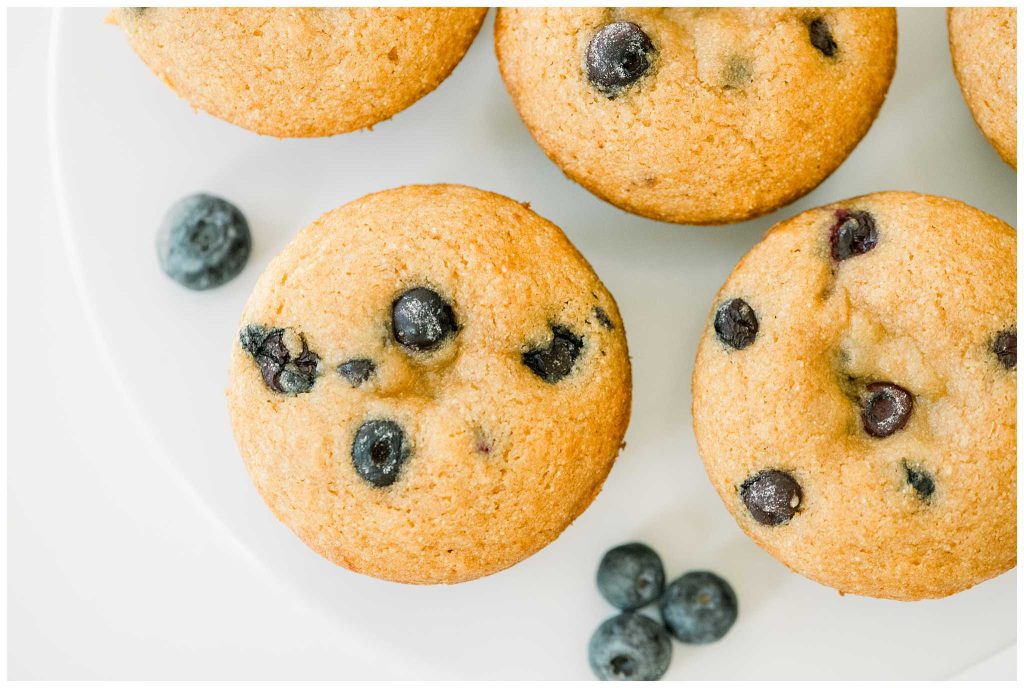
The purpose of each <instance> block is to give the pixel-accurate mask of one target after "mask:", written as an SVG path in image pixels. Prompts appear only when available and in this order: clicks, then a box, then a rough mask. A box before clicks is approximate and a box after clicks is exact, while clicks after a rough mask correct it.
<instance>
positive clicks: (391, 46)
mask: <svg viewBox="0 0 1024 688" xmlns="http://www.w3.org/2000/svg"><path fill="white" fill-rule="evenodd" d="M486 11H487V10H486V9H483V8H472V7H460V8H443V7H418V8H369V7H362V8H338V7H332V8H300V7H293V8H254V7H248V8H238V7H234V8H195V7H189V8H184V7H174V8H172V7H166V8H155V7H149V8H145V7H132V8H122V9H118V10H114V12H113V13H112V14H111V20H112V21H113V22H115V23H116V24H118V25H119V26H120V27H121V28H122V29H123V30H124V32H125V34H126V35H127V36H128V40H129V42H130V43H131V45H132V47H133V48H134V49H135V52H137V53H138V54H139V57H141V58H142V60H143V62H145V63H146V64H147V65H149V67H150V69H152V70H153V72H154V73H155V74H156V75H157V76H159V77H160V79H161V80H163V82H164V83H166V84H167V85H168V86H170V87H171V88H172V89H174V91H175V92H176V93H177V94H178V95H180V96H181V97H182V98H184V99H185V100H187V101H188V102H189V103H191V104H192V106H193V107H195V108H198V109H202V110H205V111H206V112H208V113H210V114H211V115H214V116H215V117H219V118H221V119H224V120H227V121H229V122H231V123H233V124H237V125H238V126H240V127H245V128H246V129H250V130H252V131H255V132H257V133H259V134H269V135H272V136H280V137H288V136H330V135H332V134H340V133H343V132H347V131H354V130H356V129H363V128H365V127H370V126H373V125H374V124H376V123H377V122H380V121H382V120H385V119H388V118H389V117H391V116H392V115H394V114H395V113H397V112H400V111H401V110H404V109H405V108H407V107H409V106H410V105H412V104H413V103H414V102H416V101H417V100H419V99H420V98H421V97H423V96H424V95H426V94H427V93H429V92H430V91H432V90H433V89H434V88H436V87H437V85H438V84H440V83H441V82H442V81H443V80H444V79H445V77H447V76H448V74H450V73H451V71H452V70H453V69H454V68H455V65H457V64H458V63H459V60H461V59H462V56H463V55H464V54H465V52H466V50H467V49H468V48H469V45H470V43H472V41H473V38H474V37H475V36H476V33H477V31H478V30H479V29H480V24H481V22H482V21H483V18H484V14H485V13H486Z"/></svg>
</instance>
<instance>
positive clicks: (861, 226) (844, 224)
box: [829, 210, 878, 261]
mask: <svg viewBox="0 0 1024 688" xmlns="http://www.w3.org/2000/svg"><path fill="white" fill-rule="evenodd" d="M829 241H830V242H831V244H832V258H833V260H836V261H841V260H846V259H847V258H852V257H853V256H859V255H862V254H864V253H867V252H868V251H870V250H871V249H873V248H874V247H875V246H876V245H878V227H877V226H876V225H875V217H874V215H872V214H871V213H869V212H867V211H866V210H853V211H850V210H837V211H836V215H835V222H834V223H833V224H832V227H831V229H830V230H829Z"/></svg>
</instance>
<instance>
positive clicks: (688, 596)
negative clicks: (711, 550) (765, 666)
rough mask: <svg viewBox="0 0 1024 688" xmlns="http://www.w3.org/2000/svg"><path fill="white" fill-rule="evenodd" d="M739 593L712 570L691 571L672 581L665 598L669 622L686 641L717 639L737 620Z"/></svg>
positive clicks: (665, 615) (663, 603)
mask: <svg viewBox="0 0 1024 688" xmlns="http://www.w3.org/2000/svg"><path fill="white" fill-rule="evenodd" d="M738 611H739V608H738V605H737V603H736V593H735V592H733V589H732V586H731V585H729V584H728V583H727V582H726V581H725V580H724V579H722V578H721V577H720V576H717V575H715V574H713V573H711V572H710V571H690V572H689V573H687V574H684V575H683V576H681V577H679V578H677V579H676V580H674V581H672V583H671V584H669V586H668V588H667V589H666V590H665V596H664V597H663V598H662V599H661V617H662V618H663V619H664V620H665V625H667V626H668V628H669V630H670V631H672V635H674V636H675V637H676V638H678V639H679V640H681V641H683V642H684V643H694V644H703V643H713V642H714V641H716V640H719V639H720V638H722V636H724V635H725V634H726V633H727V632H728V631H729V629H730V628H732V625H733V623H735V621H736V616H737V614H738Z"/></svg>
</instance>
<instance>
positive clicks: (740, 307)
mask: <svg viewBox="0 0 1024 688" xmlns="http://www.w3.org/2000/svg"><path fill="white" fill-rule="evenodd" d="M759 327H760V325H759V324H758V322H757V315H756V314H755V313H754V309H753V308H751V307H750V304H748V303H747V302H746V301H744V300H743V299H729V300H728V301H726V302H725V303H723V304H722V305H721V306H719V307H718V311H716V312H715V334H716V335H718V340H719V341H720V342H722V343H723V344H725V345H726V346H731V347H732V348H734V349H746V348H747V347H748V346H750V345H751V344H753V343H754V339H755V338H756V337H757V330H758V328H759Z"/></svg>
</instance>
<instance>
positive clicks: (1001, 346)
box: [992, 325, 1017, 370]
mask: <svg viewBox="0 0 1024 688" xmlns="http://www.w3.org/2000/svg"><path fill="white" fill-rule="evenodd" d="M992 353H994V354H995V355H996V358H998V359H999V362H1000V363H1002V364H1003V367H1004V368H1006V369H1007V370H1014V369H1015V368H1016V367H1017V326H1016V325H1015V326H1013V327H1011V328H1010V329H1008V330H1003V331H1002V332H1000V333H999V334H997V335H996V338H995V339H993V340H992Z"/></svg>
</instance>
